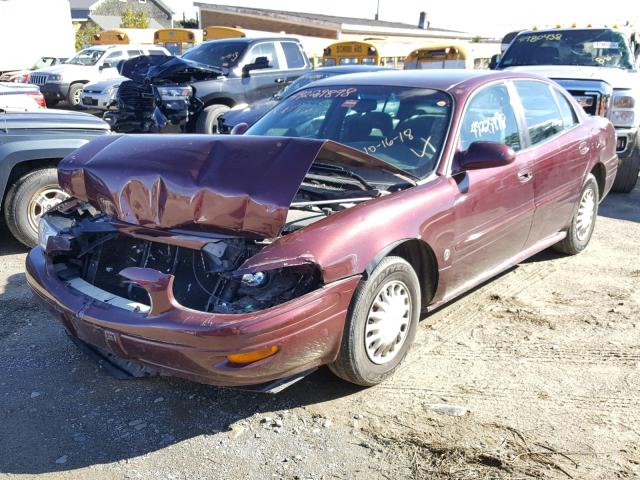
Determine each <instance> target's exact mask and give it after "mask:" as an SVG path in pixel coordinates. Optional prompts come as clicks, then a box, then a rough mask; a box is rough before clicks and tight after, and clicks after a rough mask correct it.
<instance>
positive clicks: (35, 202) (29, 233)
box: [4, 168, 69, 247]
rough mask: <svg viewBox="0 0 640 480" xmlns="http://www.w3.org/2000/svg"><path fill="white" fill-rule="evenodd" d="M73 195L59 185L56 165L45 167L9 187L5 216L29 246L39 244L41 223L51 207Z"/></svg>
mask: <svg viewBox="0 0 640 480" xmlns="http://www.w3.org/2000/svg"><path fill="white" fill-rule="evenodd" d="M67 198H69V195H67V194H66V193H65V192H64V191H63V190H62V189H61V188H60V186H59V185H58V174H57V171H56V169H55V168H42V169H39V170H33V171H32V172H30V173H28V174H26V175H24V176H23V177H21V178H19V179H18V181H17V182H16V183H14V184H13V186H12V187H11V188H10V189H9V192H8V193H7V197H6V199H5V204H4V217H5V221H6V223H7V227H9V231H10V232H11V233H12V234H13V236H14V237H16V239H18V240H19V241H20V242H21V243H23V244H25V245H26V246H27V247H33V246H34V245H36V244H37V243H38V223H39V222H40V217H42V215H43V214H44V213H45V212H46V211H47V210H49V209H51V208H53V207H55V206H56V205H58V204H59V203H60V202H62V201H64V200H66V199H67Z"/></svg>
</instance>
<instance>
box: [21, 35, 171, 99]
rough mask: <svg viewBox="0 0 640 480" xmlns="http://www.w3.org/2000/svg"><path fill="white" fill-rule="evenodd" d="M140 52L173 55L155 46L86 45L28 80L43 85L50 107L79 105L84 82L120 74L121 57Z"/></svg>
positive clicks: (31, 75)
mask: <svg viewBox="0 0 640 480" xmlns="http://www.w3.org/2000/svg"><path fill="white" fill-rule="evenodd" d="M139 55H167V56H169V55H171V53H169V51H168V50H167V49H166V48H163V47H156V46H153V45H95V46H92V47H89V48H85V49H84V50H81V51H80V52H78V53H77V54H76V55H75V56H73V57H72V58H70V59H69V60H67V61H66V62H65V63H62V64H60V65H55V66H53V67H48V68H41V69H39V70H34V71H33V72H31V73H30V75H29V83H33V84H35V85H38V86H39V87H40V91H41V92H42V94H43V95H44V98H45V99H46V101H47V106H50V107H51V106H54V105H56V104H57V103H58V102H60V101H61V100H65V101H66V102H67V103H68V104H69V105H71V106H72V107H73V108H80V106H81V96H82V90H83V89H84V86H85V84H87V83H89V82H95V81H99V80H104V79H108V78H113V77H117V76H118V71H117V70H116V65H117V64H118V62H120V61H121V60H126V59H128V58H133V57H137V56H139Z"/></svg>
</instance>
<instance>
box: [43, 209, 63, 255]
mask: <svg viewBox="0 0 640 480" xmlns="http://www.w3.org/2000/svg"><path fill="white" fill-rule="evenodd" d="M58 233H60V230H59V229H58V227H56V226H55V225H54V224H53V223H52V222H50V221H49V220H48V219H47V217H42V218H40V222H38V245H40V246H41V247H42V248H43V249H44V250H46V249H47V242H48V241H49V238H51V237H55V236H56V235H58Z"/></svg>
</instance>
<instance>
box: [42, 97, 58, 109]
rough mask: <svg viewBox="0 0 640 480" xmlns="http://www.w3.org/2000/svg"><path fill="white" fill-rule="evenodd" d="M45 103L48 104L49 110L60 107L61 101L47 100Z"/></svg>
mask: <svg viewBox="0 0 640 480" xmlns="http://www.w3.org/2000/svg"><path fill="white" fill-rule="evenodd" d="M45 103H46V104H47V108H53V107H55V106H56V105H58V103H60V100H53V99H52V100H49V99H45Z"/></svg>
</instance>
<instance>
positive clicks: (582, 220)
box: [576, 188, 596, 241]
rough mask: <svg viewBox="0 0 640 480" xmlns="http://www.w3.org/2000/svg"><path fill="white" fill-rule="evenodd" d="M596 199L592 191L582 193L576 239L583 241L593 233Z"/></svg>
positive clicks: (577, 218) (577, 216)
mask: <svg viewBox="0 0 640 480" xmlns="http://www.w3.org/2000/svg"><path fill="white" fill-rule="evenodd" d="M595 211H596V197H595V195H594V193H593V190H592V189H590V188H589V189H587V190H585V191H584V192H583V193H582V198H580V205H578V214H577V215H576V237H578V240H580V241H583V240H584V239H585V238H587V235H589V232H590V231H591V225H592V224H593V219H594V217H595Z"/></svg>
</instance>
